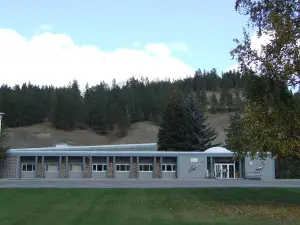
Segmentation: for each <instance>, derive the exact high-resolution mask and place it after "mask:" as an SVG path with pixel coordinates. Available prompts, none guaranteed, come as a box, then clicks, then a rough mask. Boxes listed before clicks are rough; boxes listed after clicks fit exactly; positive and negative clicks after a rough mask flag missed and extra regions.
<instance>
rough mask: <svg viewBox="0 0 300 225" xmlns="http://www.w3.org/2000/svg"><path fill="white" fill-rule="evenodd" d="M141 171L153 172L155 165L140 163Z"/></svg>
mask: <svg viewBox="0 0 300 225" xmlns="http://www.w3.org/2000/svg"><path fill="white" fill-rule="evenodd" d="M140 171H142V172H152V171H153V165H152V164H149V165H148V164H142V165H140Z"/></svg>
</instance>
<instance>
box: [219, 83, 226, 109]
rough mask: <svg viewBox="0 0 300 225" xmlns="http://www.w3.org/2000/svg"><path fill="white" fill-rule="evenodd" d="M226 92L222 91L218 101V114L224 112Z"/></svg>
mask: <svg viewBox="0 0 300 225" xmlns="http://www.w3.org/2000/svg"><path fill="white" fill-rule="evenodd" d="M227 93H228V90H225V89H222V91H221V93H220V100H219V112H221V111H223V110H225V107H226V97H227Z"/></svg>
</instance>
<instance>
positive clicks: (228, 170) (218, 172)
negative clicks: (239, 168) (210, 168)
mask: <svg viewBox="0 0 300 225" xmlns="http://www.w3.org/2000/svg"><path fill="white" fill-rule="evenodd" d="M215 177H216V178H219V179H232V178H235V165H234V163H226V164H220V163H216V164H215Z"/></svg>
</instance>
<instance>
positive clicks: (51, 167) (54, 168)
mask: <svg viewBox="0 0 300 225" xmlns="http://www.w3.org/2000/svg"><path fill="white" fill-rule="evenodd" d="M46 171H50V172H56V171H58V165H57V164H56V163H49V164H46Z"/></svg>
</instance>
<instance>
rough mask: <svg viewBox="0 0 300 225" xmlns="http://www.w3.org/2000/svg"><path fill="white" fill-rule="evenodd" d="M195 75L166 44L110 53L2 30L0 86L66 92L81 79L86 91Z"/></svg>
mask: <svg viewBox="0 0 300 225" xmlns="http://www.w3.org/2000/svg"><path fill="white" fill-rule="evenodd" d="M194 70H195V69H194V68H192V67H191V66H189V65H188V64H186V63H185V62H183V61H182V60H180V59H179V58H175V57H174V56H172V49H171V48H168V47H167V46H166V45H164V44H148V45H146V46H144V48H141V49H140V50H136V49H129V48H118V49H116V50H114V51H111V52H107V51H103V50H101V49H99V48H97V47H95V46H92V45H90V46H87V45H84V46H80V45H76V44H75V43H74V42H73V40H72V38H71V37H70V36H67V35H65V34H53V33H50V32H44V33H42V34H38V35H35V36H34V37H32V38H31V39H28V40H27V39H25V38H24V37H22V36H21V35H20V34H18V33H17V32H15V31H13V30H7V29H0V74H1V75H0V84H2V83H6V84H9V85H15V84H22V83H23V82H28V81H30V82H31V83H33V84H39V85H45V84H48V85H50V84H52V85H54V86H62V85H66V84H68V82H69V81H72V80H73V79H77V80H78V82H79V84H80V85H81V86H84V85H85V84H86V83H89V84H90V85H95V84H98V83H99V82H100V81H103V80H104V81H106V82H109V83H110V82H111V81H112V79H113V78H116V80H117V82H118V81H122V80H126V79H127V78H129V77H131V76H135V77H141V76H144V77H148V78H149V79H150V80H151V79H155V78H160V79H164V78H166V77H169V78H171V79H172V78H180V77H185V76H186V75H193V73H194Z"/></svg>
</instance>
